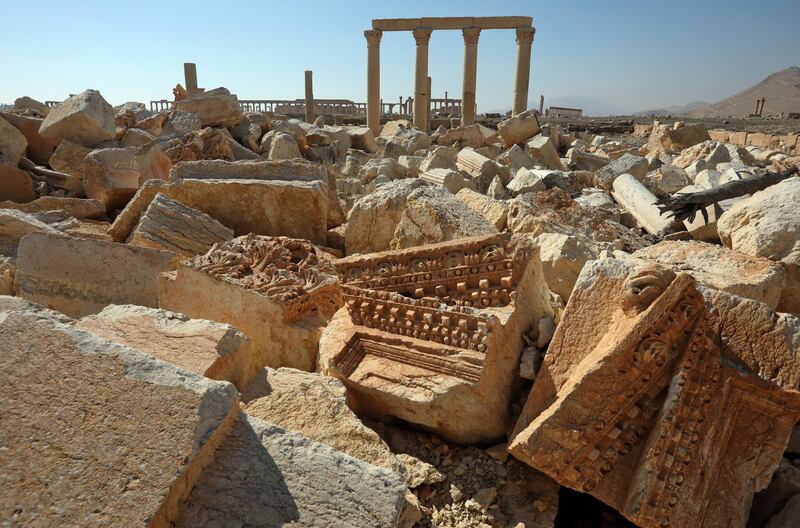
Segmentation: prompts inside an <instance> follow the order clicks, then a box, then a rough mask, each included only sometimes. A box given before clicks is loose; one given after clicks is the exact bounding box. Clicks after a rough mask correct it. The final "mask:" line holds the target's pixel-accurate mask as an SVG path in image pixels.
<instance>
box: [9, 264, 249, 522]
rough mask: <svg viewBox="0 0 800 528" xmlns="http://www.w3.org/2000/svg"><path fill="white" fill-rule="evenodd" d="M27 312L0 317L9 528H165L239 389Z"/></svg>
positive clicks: (229, 420) (230, 418)
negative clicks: (97, 527) (16, 527)
mask: <svg viewBox="0 0 800 528" xmlns="http://www.w3.org/2000/svg"><path fill="white" fill-rule="evenodd" d="M118 264H121V261H120V262H118V263H117V264H115V265H118ZM28 306H29V308H28V309H16V310H13V309H12V310H9V311H5V312H0V372H3V378H4V380H5V383H3V384H2V386H0V400H2V401H3V412H4V416H3V456H2V457H0V474H2V475H3V482H4V485H3V486H1V487H0V504H3V507H4V509H5V512H6V513H5V514H4V517H5V519H6V521H10V522H11V523H12V524H14V525H19V526H35V525H43V526H92V525H109V526H169V525H170V522H172V521H175V520H176V517H177V512H178V505H179V504H180V503H181V502H182V501H183V500H185V499H186V498H187V496H188V495H189V492H190V490H191V489H192V488H193V486H194V485H195V482H196V481H197V478H198V476H199V475H200V474H201V472H202V471H203V468H204V467H205V466H207V465H208V464H209V463H210V462H211V461H212V460H213V459H214V458H215V453H218V452H219V450H218V448H219V446H220V444H221V443H223V442H224V441H225V437H226V435H227V434H228V432H229V431H230V430H231V428H232V426H233V422H234V420H235V417H236V415H237V413H238V409H239V406H238V395H237V393H236V389H235V388H234V387H233V385H231V384H230V383H225V382H218V381H212V380H209V379H205V378H203V377H202V376H199V375H197V374H194V373H192V372H189V371H186V370H183V369H180V368H177V367H175V366H174V365H170V364H168V363H165V362H163V361H161V360H158V359H155V358H153V357H152V356H150V355H148V354H146V353H142V352H140V351H138V350H134V349H132V348H129V347H127V346H123V345H120V344H118V343H113V342H111V341H108V340H106V339H103V338H101V337H98V336H96V335H93V334H91V333H89V332H85V331H82V330H78V329H75V328H72V327H71V326H69V325H67V324H64V323H62V322H58V320H57V319H55V318H54V317H53V316H52V315H50V314H48V313H47V311H45V310H37V309H36V307H35V306H32V305H28Z"/></svg>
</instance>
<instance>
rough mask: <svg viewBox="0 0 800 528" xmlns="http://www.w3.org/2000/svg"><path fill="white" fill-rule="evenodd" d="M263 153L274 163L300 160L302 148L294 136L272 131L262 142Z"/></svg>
mask: <svg viewBox="0 0 800 528" xmlns="http://www.w3.org/2000/svg"><path fill="white" fill-rule="evenodd" d="M261 152H262V153H263V154H264V155H265V156H266V157H267V159H269V160H272V161H277V160H288V159H294V158H300V157H301V155H300V148H299V147H298V146H297V141H296V140H295V138H294V136H293V135H292V134H288V133H286V132H280V131H277V130H272V131H270V132H267V134H266V135H264V138H263V139H262V140H261Z"/></svg>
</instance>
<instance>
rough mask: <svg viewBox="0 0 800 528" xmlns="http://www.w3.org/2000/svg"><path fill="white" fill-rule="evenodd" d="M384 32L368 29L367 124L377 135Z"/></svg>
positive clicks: (378, 132) (379, 125) (366, 33)
mask: <svg viewBox="0 0 800 528" xmlns="http://www.w3.org/2000/svg"><path fill="white" fill-rule="evenodd" d="M382 36H383V32H381V31H378V30H377V29H368V30H366V31H365V32H364V37H366V39H367V126H368V127H369V129H370V130H372V133H373V134H375V135H378V134H380V132H381V100H380V99H381V37H382Z"/></svg>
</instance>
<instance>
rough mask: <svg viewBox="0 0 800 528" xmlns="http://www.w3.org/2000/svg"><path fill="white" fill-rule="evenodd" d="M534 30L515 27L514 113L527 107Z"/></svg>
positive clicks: (520, 111)
mask: <svg viewBox="0 0 800 528" xmlns="http://www.w3.org/2000/svg"><path fill="white" fill-rule="evenodd" d="M535 32H536V30H535V29H534V28H532V27H523V28H517V70H516V75H515V76H514V106H513V108H512V110H511V112H512V114H514V115H516V114H519V113H522V112H524V111H525V110H527V109H528V82H529V79H530V74H531V44H533V35H534V33H535Z"/></svg>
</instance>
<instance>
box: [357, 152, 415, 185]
mask: <svg viewBox="0 0 800 528" xmlns="http://www.w3.org/2000/svg"><path fill="white" fill-rule="evenodd" d="M407 176H408V171H407V170H406V168H405V167H403V166H402V165H400V164H399V163H398V162H397V160H394V159H392V158H375V159H371V160H369V161H367V162H366V163H365V164H364V165H362V166H361V168H360V169H359V170H358V179H359V180H361V181H362V182H364V183H371V182H373V181H375V182H376V184H377V183H378V182H380V183H386V182H390V181H394V180H401V179H403V178H406V177H407ZM376 179H377V180H376Z"/></svg>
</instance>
